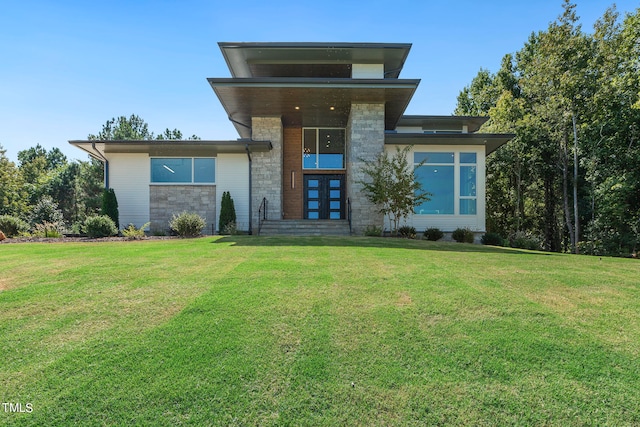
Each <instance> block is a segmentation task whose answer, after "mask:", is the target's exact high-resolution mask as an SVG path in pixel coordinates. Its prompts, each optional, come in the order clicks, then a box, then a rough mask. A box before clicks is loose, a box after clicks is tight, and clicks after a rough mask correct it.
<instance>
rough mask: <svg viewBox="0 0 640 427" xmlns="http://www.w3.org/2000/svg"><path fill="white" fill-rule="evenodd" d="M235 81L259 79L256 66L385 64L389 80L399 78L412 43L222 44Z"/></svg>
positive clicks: (221, 47) (220, 45)
mask: <svg viewBox="0 0 640 427" xmlns="http://www.w3.org/2000/svg"><path fill="white" fill-rule="evenodd" d="M218 46H219V47H220V50H221V51H222V54H223V56H224V59H225V61H226V62H227V66H228V67H229V70H230V71H231V75H232V76H233V77H241V78H249V77H258V76H256V75H255V74H254V71H255V70H252V66H254V65H257V64H259V65H261V66H267V67H268V66H269V65H274V66H276V65H282V64H312V65H320V64H324V65H339V64H348V65H351V64H383V65H384V72H385V76H386V77H388V78H398V76H399V75H400V71H401V70H402V67H403V66H404V62H405V60H406V59H407V55H408V54H409V50H410V49H411V43H344V42H342V43H330V42H279V43H278V42H276V43H273V42H221V43H218Z"/></svg>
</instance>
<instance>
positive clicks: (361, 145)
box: [347, 103, 384, 235]
mask: <svg viewBox="0 0 640 427" xmlns="http://www.w3.org/2000/svg"><path fill="white" fill-rule="evenodd" d="M383 151H384V104H382V103H380V104H352V105H351V114H350V116H349V122H348V125H347V197H349V199H350V200H351V209H352V227H353V232H354V234H356V235H361V234H362V233H363V232H364V230H365V229H366V228H367V226H376V227H382V226H383V220H384V219H383V217H382V214H380V213H379V212H378V207H376V205H374V204H372V203H371V202H369V200H368V199H367V197H366V196H365V194H364V193H363V191H362V187H363V186H362V184H360V183H358V181H363V180H366V179H367V176H366V175H365V174H364V172H363V171H362V166H363V165H364V162H365V161H371V160H374V159H375V158H376V157H377V156H378V155H379V154H380V153H382V152H383Z"/></svg>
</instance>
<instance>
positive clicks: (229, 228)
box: [222, 221, 240, 235]
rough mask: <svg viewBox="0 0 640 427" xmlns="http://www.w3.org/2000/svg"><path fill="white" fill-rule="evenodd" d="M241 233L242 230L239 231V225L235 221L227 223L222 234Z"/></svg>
mask: <svg viewBox="0 0 640 427" xmlns="http://www.w3.org/2000/svg"><path fill="white" fill-rule="evenodd" d="M239 233H240V232H239V231H238V226H237V225H236V223H235V222H233V221H232V222H229V223H227V225H225V226H224V229H223V230H222V234H231V235H236V234H239Z"/></svg>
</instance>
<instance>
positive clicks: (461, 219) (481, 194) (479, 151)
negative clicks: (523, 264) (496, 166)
mask: <svg viewBox="0 0 640 427" xmlns="http://www.w3.org/2000/svg"><path fill="white" fill-rule="evenodd" d="M399 148H401V149H402V148H403V147H402V146H400V147H399ZM385 151H386V152H387V153H389V154H390V155H393V154H395V152H396V146H388V145H387V146H385ZM414 151H417V152H425V151H433V152H454V153H456V154H457V153H460V152H463V153H476V155H477V157H476V161H477V163H476V165H477V169H476V180H477V183H476V184H477V189H476V194H477V198H476V212H477V214H476V215H459V214H456V215H416V214H413V215H410V216H409V218H408V219H407V222H406V225H410V226H413V227H415V228H416V230H417V231H418V232H419V233H421V232H423V231H424V230H426V229H427V228H431V227H435V228H439V229H440V230H442V231H445V232H450V231H453V230H455V229H456V228H459V227H467V228H469V229H471V230H472V231H477V232H484V231H486V225H485V221H486V212H485V209H486V185H485V179H486V178H485V175H486V174H485V167H486V166H485V157H486V149H485V147H484V146H483V145H456V146H451V145H416V146H414V147H413V149H412V150H411V151H410V152H409V159H408V160H409V163H410V164H413V153H414ZM457 158H458V156H457V155H456V159H457ZM456 165H457V163H456ZM454 188H455V191H456V196H457V193H458V191H459V188H460V184H459V175H458V173H457V172H456V174H455V182H454ZM457 200H458V199H457V197H456V205H457V204H458V203H457ZM456 211H457V206H456ZM400 225H404V224H400ZM388 227H389V219H388V218H385V228H388Z"/></svg>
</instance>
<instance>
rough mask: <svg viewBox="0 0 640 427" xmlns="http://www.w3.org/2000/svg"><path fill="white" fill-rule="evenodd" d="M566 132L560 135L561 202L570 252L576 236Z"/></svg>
mask: <svg viewBox="0 0 640 427" xmlns="http://www.w3.org/2000/svg"><path fill="white" fill-rule="evenodd" d="M567 145H568V144H567V134H566V132H565V133H564V134H563V136H562V160H561V163H562V202H563V206H564V220H565V223H566V225H567V229H568V230H569V240H571V252H573V251H575V248H576V238H575V233H574V230H573V222H572V221H571V211H570V209H569V182H568V181H569V152H568V148H567Z"/></svg>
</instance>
